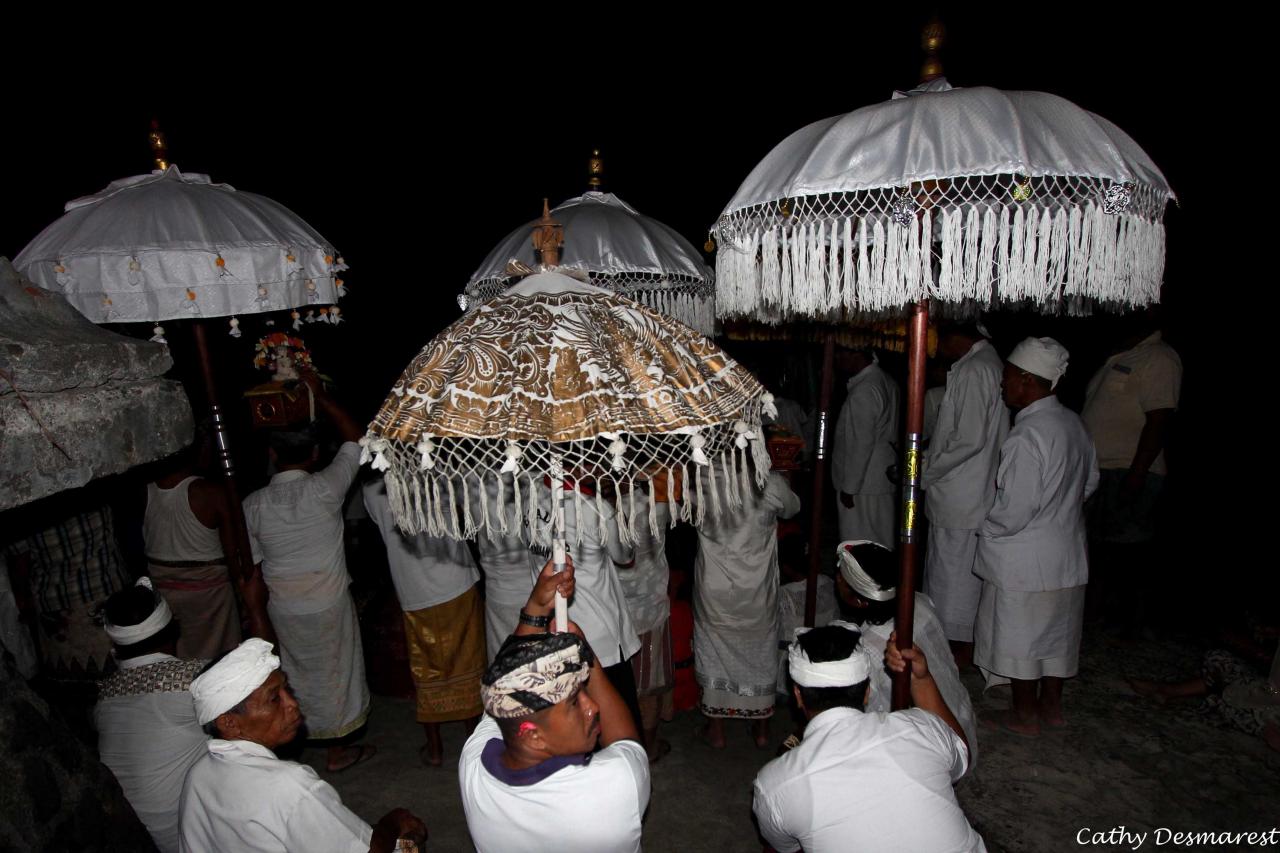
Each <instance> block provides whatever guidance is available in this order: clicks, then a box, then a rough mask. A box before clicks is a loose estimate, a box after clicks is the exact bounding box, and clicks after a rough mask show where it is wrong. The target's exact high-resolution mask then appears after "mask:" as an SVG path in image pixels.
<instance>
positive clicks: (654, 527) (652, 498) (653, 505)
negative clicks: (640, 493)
mask: <svg viewBox="0 0 1280 853" xmlns="http://www.w3.org/2000/svg"><path fill="white" fill-rule="evenodd" d="M654 491H655V489H654V488H653V481H652V480H650V481H649V488H647V489H645V492H647V493H648V496H649V535H650V536H651V537H653V538H654V539H657V538H658V497H657V495H655V494H654Z"/></svg>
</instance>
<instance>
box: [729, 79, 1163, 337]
mask: <svg viewBox="0 0 1280 853" xmlns="http://www.w3.org/2000/svg"><path fill="white" fill-rule="evenodd" d="M1172 198H1173V193H1172V191H1171V190H1170V189H1169V186H1168V183H1167V182H1166V181H1165V179H1164V176H1163V175H1162V174H1161V173H1160V170H1159V169H1158V168H1157V167H1156V166H1155V164H1154V163H1153V162H1152V161H1151V159H1150V158H1149V157H1148V156H1147V155H1146V154H1145V153H1144V152H1143V151H1142V149H1141V148H1139V147H1138V145H1137V144H1136V143H1135V142H1134V141H1133V140H1132V139H1131V138H1130V137H1129V136H1128V135H1127V134H1125V133H1124V132H1123V131H1122V130H1120V129H1119V128H1117V127H1116V126H1115V125H1114V124H1112V123H1111V122H1109V121H1107V120H1106V119H1104V118H1101V117H1099V116H1097V115H1094V114H1093V113H1090V112H1087V111H1086V110H1083V109H1080V108H1079V107H1077V106H1075V105H1074V104H1072V103H1071V102H1069V101H1067V100H1065V99H1063V98H1059V97H1057V96H1055V95H1050V94H1046V93H1043V92H1004V91H1000V90H996V89H991V88H986V87H976V88H969V89H962V88H952V87H951V86H950V85H949V84H947V82H946V81H945V80H942V79H939V80H935V81H932V82H930V83H927V84H924V85H923V86H921V87H920V88H918V89H915V90H912V91H911V92H909V93H905V94H903V93H899V94H898V95H896V96H895V97H894V98H893V99H892V100H889V101H886V102H883V103H880V104H874V105H872V106H868V107H864V108H862V109H859V110H855V111H854V112H851V113H848V114H846V115H842V116H836V117H834V118H830V119H825V120H823V121H820V122H815V123H814V124H811V125H809V126H808V127H805V128H803V129H801V130H799V131H797V132H796V133H793V134H792V135H791V136H790V137H788V138H787V139H786V140H784V141H783V142H782V143H781V144H779V145H778V146H777V147H776V148H775V149H774V150H773V151H772V152H771V153H770V154H769V155H768V156H767V157H766V158H765V159H764V160H763V161H761V163H760V164H759V165H758V166H757V167H756V168H755V170H753V171H752V173H751V174H750V176H748V178H747V179H746V181H744V182H743V184H742V186H741V187H740V188H739V190H738V192H737V194H736V195H735V196H734V198H733V200H732V201H731V202H730V203H729V205H728V206H727V207H726V208H725V210H724V212H723V213H722V215H721V216H720V218H719V220H718V221H717V222H716V225H715V228H714V233H715V235H716V237H717V238H718V240H719V242H720V251H719V254H718V256H717V259H716V269H717V278H718V287H717V293H716V299H717V314H718V316H720V317H750V318H753V319H756V320H761V321H765V322H774V323H777V322H782V321H785V320H789V319H792V318H795V317H809V318H816V319H837V320H838V319H845V320H850V319H858V318H868V317H869V318H875V317H880V316H885V315H892V314H901V313H902V312H903V309H904V308H905V306H907V305H909V304H911V303H913V302H917V301H919V300H920V299H925V298H929V299H933V300H936V301H937V302H938V303H939V307H942V308H943V309H944V311H947V312H948V313H953V314H954V313H972V312H974V311H976V310H980V309H983V308H986V307H989V306H992V305H995V304H997V303H1014V304H1025V305H1027V306H1028V307H1031V308H1034V309H1036V310H1041V311H1048V312H1053V313H1057V312H1067V313H1079V312H1083V311H1086V310H1088V309H1089V308H1090V307H1091V306H1094V305H1101V306H1103V307H1106V306H1132V305H1144V304H1148V303H1151V302H1156V301H1159V294H1160V283H1161V280H1162V278H1163V272H1164V248H1165V232H1164V225H1163V224H1162V219H1163V215H1164V209H1165V206H1166V204H1167V202H1168V201H1169V200H1170V199H1172ZM908 226H910V227H908Z"/></svg>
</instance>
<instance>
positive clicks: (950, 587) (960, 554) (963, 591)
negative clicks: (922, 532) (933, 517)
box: [924, 525, 982, 643]
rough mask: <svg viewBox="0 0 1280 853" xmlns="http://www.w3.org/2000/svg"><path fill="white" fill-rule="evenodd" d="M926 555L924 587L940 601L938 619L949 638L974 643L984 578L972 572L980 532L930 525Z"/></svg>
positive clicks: (931, 596)
mask: <svg viewBox="0 0 1280 853" xmlns="http://www.w3.org/2000/svg"><path fill="white" fill-rule="evenodd" d="M928 542H929V544H928V547H927V549H926V550H925V558H924V588H925V589H926V590H928V592H929V597H930V598H932V599H933V600H934V601H935V602H936V603H937V612H938V620H939V621H940V622H941V623H942V630H943V632H944V633H945V634H946V635H947V639H948V640H955V641H956V642H959V643H972V642H973V621H974V619H976V618H977V615H978V598H979V596H981V595H982V578H980V577H978V576H977V575H975V574H974V573H973V566H974V563H975V562H976V561H977V559H978V531H977V530H953V529H951V528H948V527H939V526H937V525H931V526H930V527H929V540H928Z"/></svg>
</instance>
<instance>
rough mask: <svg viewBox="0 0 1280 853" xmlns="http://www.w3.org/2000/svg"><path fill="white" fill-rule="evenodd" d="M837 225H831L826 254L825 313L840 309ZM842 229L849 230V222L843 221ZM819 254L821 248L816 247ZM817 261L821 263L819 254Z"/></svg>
mask: <svg viewBox="0 0 1280 853" xmlns="http://www.w3.org/2000/svg"><path fill="white" fill-rule="evenodd" d="M838 226H839V223H836V222H832V223H831V251H829V252H827V256H828V257H827V304H826V305H824V306H823V308H824V309H826V311H827V313H831V312H833V311H837V310H839V308H840V293H841V288H840V252H838V251H836V250H837V249H838V248H839V247H840V234H839V232H838V231H837V230H836V229H837V228H838ZM844 228H845V231H846V232H847V231H848V230H849V220H847V219H846V220H845V222H844ZM844 236H845V245H846V246H847V245H848V239H849V237H848V234H847V233H846V234H845V235H844ZM818 251H819V253H821V251H822V247H821V246H819V247H818ZM818 261H819V263H821V261H822V256H821V254H819V256H818Z"/></svg>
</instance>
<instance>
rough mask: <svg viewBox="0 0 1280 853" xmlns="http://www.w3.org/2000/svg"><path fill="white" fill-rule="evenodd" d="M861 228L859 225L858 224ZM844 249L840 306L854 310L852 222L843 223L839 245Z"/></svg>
mask: <svg viewBox="0 0 1280 853" xmlns="http://www.w3.org/2000/svg"><path fill="white" fill-rule="evenodd" d="M859 227H861V223H859ZM841 245H842V247H843V248H844V263H843V264H841V266H840V304H841V305H842V306H844V307H845V308H846V309H848V310H850V311H852V310H854V298H853V297H854V292H855V289H856V286H857V283H858V280H857V277H856V275H855V272H856V271H855V269H854V265H853V220H852V219H846V220H845V221H844V236H843V239H842V243H841Z"/></svg>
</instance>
